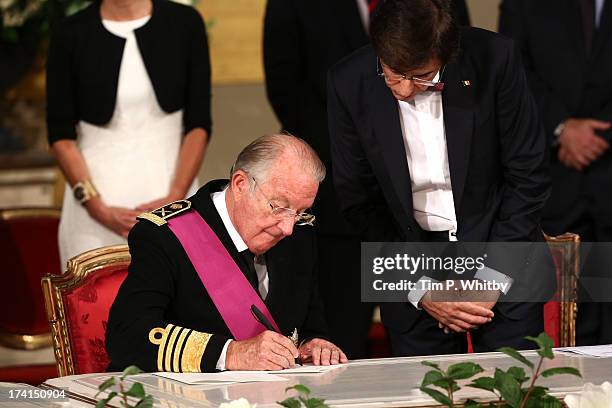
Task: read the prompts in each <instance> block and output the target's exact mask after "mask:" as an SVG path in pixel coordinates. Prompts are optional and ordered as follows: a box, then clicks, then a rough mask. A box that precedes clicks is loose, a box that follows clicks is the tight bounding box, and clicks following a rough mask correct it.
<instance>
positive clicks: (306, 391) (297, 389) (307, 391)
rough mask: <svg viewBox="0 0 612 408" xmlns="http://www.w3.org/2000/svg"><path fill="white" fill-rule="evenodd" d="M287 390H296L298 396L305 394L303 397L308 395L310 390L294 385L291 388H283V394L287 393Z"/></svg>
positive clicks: (303, 386) (300, 385)
mask: <svg viewBox="0 0 612 408" xmlns="http://www.w3.org/2000/svg"><path fill="white" fill-rule="evenodd" d="M289 390H296V391H297V392H299V393H300V394H305V395H308V394H310V388H308V387H307V386H305V385H302V384H296V385H294V386H293V387H287V388H285V392H287V391H289Z"/></svg>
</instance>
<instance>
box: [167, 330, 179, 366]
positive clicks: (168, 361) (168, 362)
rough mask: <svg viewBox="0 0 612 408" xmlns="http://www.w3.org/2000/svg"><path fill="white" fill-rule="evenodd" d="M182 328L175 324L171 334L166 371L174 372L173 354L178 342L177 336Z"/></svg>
mask: <svg viewBox="0 0 612 408" xmlns="http://www.w3.org/2000/svg"><path fill="white" fill-rule="evenodd" d="M181 330H182V327H180V326H174V330H173V331H172V334H171V335H170V339H169V340H168V344H167V345H166V359H165V364H164V371H168V372H172V365H171V364H170V363H171V362H172V355H173V354H174V343H175V342H176V338H177V336H178V334H179V332H180V331H181Z"/></svg>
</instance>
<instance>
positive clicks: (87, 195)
mask: <svg viewBox="0 0 612 408" xmlns="http://www.w3.org/2000/svg"><path fill="white" fill-rule="evenodd" d="M72 194H73V195H74V199H75V200H77V201H78V202H79V203H80V204H81V205H84V204H85V203H86V202H87V201H89V200H91V199H92V198H94V197H96V196H98V195H99V194H98V190H96V188H95V187H94V186H93V184H92V183H91V181H89V180H84V181H79V182H78V183H76V184H75V185H74V186H73V187H72Z"/></svg>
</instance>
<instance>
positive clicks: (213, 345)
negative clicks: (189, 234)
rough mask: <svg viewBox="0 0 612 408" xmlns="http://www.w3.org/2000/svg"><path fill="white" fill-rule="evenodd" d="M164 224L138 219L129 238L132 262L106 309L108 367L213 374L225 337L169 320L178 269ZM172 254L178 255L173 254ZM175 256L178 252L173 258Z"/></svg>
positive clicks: (177, 253) (169, 236)
mask: <svg viewBox="0 0 612 408" xmlns="http://www.w3.org/2000/svg"><path fill="white" fill-rule="evenodd" d="M172 239H173V237H172V236H171V232H170V231H169V230H168V227H167V225H166V226H164V225H162V226H157V225H155V224H153V223H151V222H149V221H140V222H138V223H137V224H136V226H135V227H134V228H133V229H132V231H131V232H130V235H129V238H128V242H129V246H130V254H131V256H132V262H131V264H130V267H129V271H128V276H127V278H126V279H125V281H124V282H123V284H122V285H121V288H120V289H119V292H118V294H117V297H116V299H115V302H114V304H113V306H112V308H111V310H110V315H109V321H108V325H107V331H106V349H107V352H108V354H109V356H110V359H111V366H110V367H109V368H110V369H112V370H121V369H123V368H125V367H127V366H129V365H132V364H133V365H136V366H138V367H140V368H141V369H142V370H145V371H148V372H153V371H171V372H212V371H215V370H216V364H217V360H218V359H219V356H220V354H221V351H222V349H223V346H224V344H225V342H226V341H227V340H228V337H226V336H224V335H217V334H213V333H205V332H200V331H196V330H193V329H191V328H189V327H181V326H179V325H176V324H174V323H173V322H172V321H169V320H168V319H167V315H168V309H169V307H170V306H171V303H172V299H173V297H174V296H180V294H178V293H176V292H175V281H176V274H177V271H178V270H179V265H178V258H179V256H180V252H178V251H177V250H178V249H180V248H177V245H178V243H175V242H172ZM175 252H176V253H175ZM177 255H178V256H177Z"/></svg>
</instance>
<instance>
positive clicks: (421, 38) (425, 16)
mask: <svg viewBox="0 0 612 408" xmlns="http://www.w3.org/2000/svg"><path fill="white" fill-rule="evenodd" d="M370 36H371V40H372V45H373V47H374V50H375V51H376V54H377V55H378V57H379V58H380V59H381V60H382V61H383V62H384V63H385V64H386V65H388V66H389V67H390V68H392V69H393V70H395V71H397V72H408V71H411V70H414V69H417V68H421V67H422V66H424V65H426V64H427V63H428V62H429V60H430V59H431V58H432V57H437V58H439V59H440V62H442V64H446V63H448V62H450V61H452V60H453V58H455V57H456V55H457V53H458V51H459V29H458V27H457V24H456V22H455V21H454V19H453V15H452V11H451V5H450V0H384V2H383V3H382V4H381V5H380V6H379V8H378V9H377V12H376V15H375V16H374V18H373V20H372V24H371V27H370Z"/></svg>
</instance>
